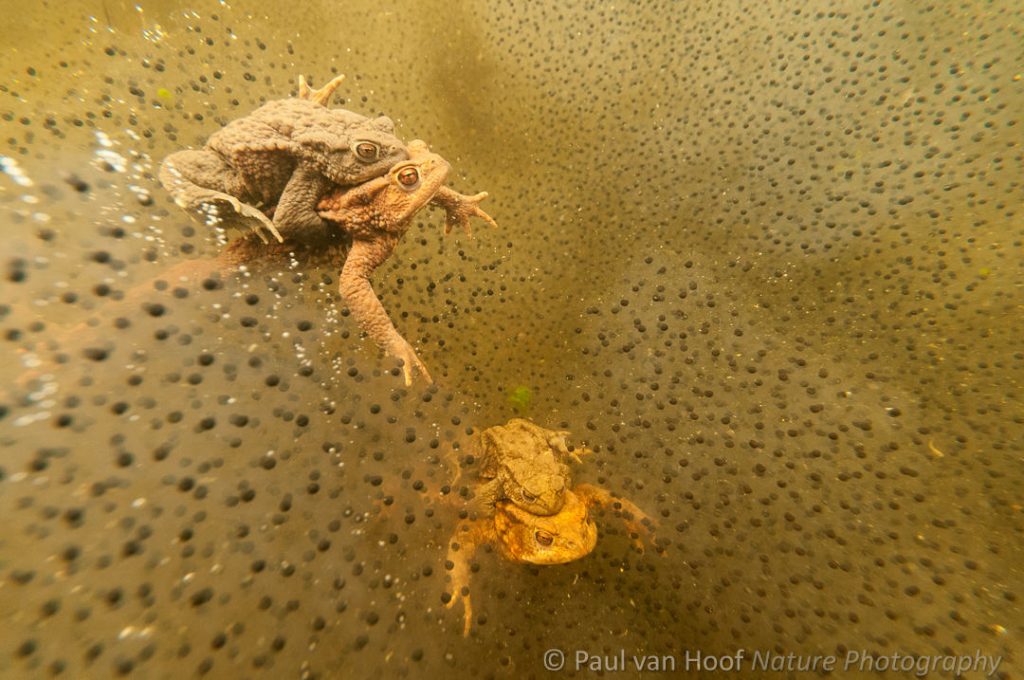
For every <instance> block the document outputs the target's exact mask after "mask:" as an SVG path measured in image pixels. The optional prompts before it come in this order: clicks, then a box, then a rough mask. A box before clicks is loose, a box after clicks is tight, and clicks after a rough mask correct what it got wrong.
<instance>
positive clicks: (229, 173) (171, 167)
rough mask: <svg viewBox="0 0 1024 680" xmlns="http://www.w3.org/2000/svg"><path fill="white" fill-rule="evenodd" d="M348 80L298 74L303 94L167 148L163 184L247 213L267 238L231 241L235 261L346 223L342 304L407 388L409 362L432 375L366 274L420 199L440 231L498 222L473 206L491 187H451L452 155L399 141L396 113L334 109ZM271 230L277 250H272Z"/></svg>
mask: <svg viewBox="0 0 1024 680" xmlns="http://www.w3.org/2000/svg"><path fill="white" fill-rule="evenodd" d="M341 80H342V76H338V77H337V78H335V79H333V80H332V81H330V82H329V83H327V84H326V85H324V86H323V87H322V88H320V89H319V90H311V89H310V88H309V87H308V86H307V85H306V82H305V80H304V79H303V78H302V77H301V76H300V78H299V96H298V97H297V98H289V99H280V100H276V101H272V102H268V103H267V104H264V105H263V106H261V107H260V108H258V109H256V110H255V111H253V112H252V113H251V114H249V115H248V116H245V117H244V118H240V119H238V120H235V121H232V122H231V123H228V124H227V125H226V126H225V127H224V128H223V129H221V130H219V131H218V132H216V133H214V134H213V135H211V136H210V138H209V140H208V141H207V142H206V145H205V146H204V147H203V148H202V149H188V150H185V151H179V152H177V153H174V154H171V155H170V156H168V157H167V158H166V159H165V160H164V162H163V165H162V166H161V168H160V181H161V183H162V184H163V185H164V187H165V188H166V189H167V190H168V191H169V192H170V193H171V194H172V195H173V196H174V199H175V202H176V203H177V204H178V205H179V206H181V207H183V208H185V209H186V210H189V211H192V212H195V213H198V214H199V215H201V216H204V217H205V218H206V220H207V221H208V222H212V223H221V222H238V221H241V222H242V223H244V224H247V225H248V226H250V227H251V228H252V229H253V231H254V233H255V235H256V236H258V237H259V238H260V240H261V241H263V243H265V244H268V247H267V248H265V249H261V248H258V247H255V245H254V244H249V243H246V244H243V247H241V248H238V247H236V248H235V250H234V258H233V259H234V264H252V263H257V262H259V261H260V260H262V259H264V258H266V257H270V256H272V255H274V254H279V253H282V252H287V251H288V250H289V249H296V248H298V249H306V250H308V249H311V248H315V247H316V246H317V244H320V243H331V242H333V241H336V240H337V239H336V236H337V235H338V233H339V231H340V232H341V233H343V234H345V235H347V237H348V238H350V239H351V246H350V247H349V248H345V249H334V250H333V251H332V252H335V253H338V254H339V256H340V257H344V266H343V267H342V271H341V280H340V290H341V294H342V296H343V297H344V299H345V303H346V304H347V305H348V307H349V309H350V311H351V312H352V315H353V316H354V317H355V318H356V321H357V322H358V323H359V325H360V326H361V327H362V328H363V330H364V331H366V333H367V335H369V336H370V338H371V339H372V340H373V341H374V342H376V343H377V345H378V346H380V347H381V348H382V349H384V351H386V352H387V353H388V354H390V355H392V356H394V357H397V358H399V359H401V360H402V362H403V365H402V370H403V372H404V376H405V384H406V385H409V384H411V383H412V373H413V370H414V369H415V370H418V371H419V372H420V373H422V375H423V377H424V378H425V379H426V380H427V381H428V382H430V381H431V379H430V374H429V373H428V372H427V369H426V367H425V366H424V365H423V362H421V361H420V359H419V357H418V356H417V355H416V352H415V350H413V348H412V346H411V345H410V344H409V343H408V342H406V340H405V338H403V337H402V335H401V334H400V333H399V332H398V331H397V330H396V329H395V327H394V325H393V324H392V323H391V320H390V318H389V317H388V315H387V312H386V311H385V310H384V307H383V306H382V305H381V303H380V301H379V300H378V299H377V296H376V294H375V293H374V291H373V288H372V287H371V286H370V281H369V277H370V275H371V274H372V273H373V271H374V270H375V269H376V268H377V267H379V266H380V265H381V264H382V263H383V262H384V261H385V260H386V259H387V258H388V257H389V256H390V255H391V253H392V252H394V249H395V246H396V245H397V244H398V241H399V239H401V237H402V236H403V235H404V234H405V232H406V230H407V229H408V228H409V224H410V221H411V220H412V217H413V215H415V214H416V213H417V212H418V211H419V210H420V209H421V208H423V207H424V206H425V205H428V204H430V205H435V206H438V207H441V208H443V209H444V210H445V212H446V226H445V233H448V232H450V231H451V229H452V227H453V226H456V225H457V226H460V227H461V228H462V229H463V230H464V231H465V232H466V233H467V234H469V233H470V228H469V220H470V218H471V217H474V216H475V217H480V218H482V219H484V220H485V221H487V222H488V223H490V224H492V225H495V222H494V220H493V219H491V217H490V216H489V215H488V214H487V213H485V212H484V211H483V210H481V209H480V207H479V205H478V204H479V202H480V201H482V200H483V199H484V198H486V197H487V193H486V192H482V193H479V194H476V195H473V196H464V195H462V194H460V193H458V192H456V191H453V190H452V189H449V188H448V187H446V186H444V182H445V180H446V179H447V177H448V172H449V170H450V169H451V166H450V165H449V164H448V162H447V161H445V160H444V159H443V158H441V157H440V156H438V155H437V154H434V153H431V152H430V151H429V150H428V149H427V145H426V143H424V142H422V141H420V140H415V141H412V142H410V143H409V144H408V145H406V144H404V143H402V141H401V140H400V139H398V138H397V137H395V135H394V123H393V122H392V121H391V119H390V118H387V117H385V116H380V117H377V118H367V117H365V116H362V115H360V114H357V113H353V112H352V111H346V110H345V109H331V108H328V107H327V102H328V101H329V100H330V98H331V95H332V94H333V93H334V91H335V89H337V87H338V85H339V84H340V83H341ZM495 226H496V225H495ZM264 231H266V232H269V233H270V234H271V235H272V236H273V237H274V238H275V239H276V240H277V242H278V243H279V244H280V247H270V246H272V245H273V244H269V240H268V239H267V236H266V235H265V234H264ZM251 238H252V237H249V240H251Z"/></svg>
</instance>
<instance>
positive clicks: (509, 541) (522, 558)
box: [445, 484, 652, 636]
mask: <svg viewBox="0 0 1024 680" xmlns="http://www.w3.org/2000/svg"><path fill="white" fill-rule="evenodd" d="M595 507H598V508H604V509H606V510H611V511H613V512H615V514H616V516H617V517H619V518H620V519H621V520H622V521H623V523H624V524H625V525H626V528H627V530H628V531H629V533H630V536H631V538H632V541H633V544H634V546H636V547H637V549H639V550H640V552H643V549H644V542H643V539H645V538H646V539H648V540H650V533H649V532H648V529H647V527H646V526H645V523H646V524H652V520H651V519H650V518H649V517H648V516H647V515H645V514H644V513H643V511H641V510H640V508H638V507H637V506H636V505H634V504H633V503H631V502H629V501H628V500H626V499H624V498H617V497H615V496H613V495H612V494H611V493H609V492H608V491H605V490H604V489H602V488H600V487H596V486H593V485H590V484H579V485H577V486H576V487H574V488H573V489H572V490H570V491H566V492H565V493H564V502H563V504H562V508H561V510H559V511H558V512H557V513H555V514H553V515H546V516H542V515H534V514H532V513H530V512H527V511H526V510H524V509H523V508H521V507H519V506H518V505H516V504H515V503H513V502H512V501H510V500H502V501H498V502H497V503H495V506H494V513H493V515H491V516H488V517H483V518H476V519H466V520H463V521H461V522H460V523H459V525H458V526H457V527H456V530H455V533H454V534H453V535H452V537H451V540H450V541H449V544H448V557H447V563H448V564H449V565H451V566H450V567H449V569H450V573H451V594H450V595H447V594H446V597H448V598H449V599H447V601H446V603H445V606H446V607H448V608H449V609H450V608H452V607H454V606H455V604H456V603H457V602H458V601H459V600H461V601H462V602H463V611H464V618H463V628H462V634H463V636H466V635H469V631H470V628H471V626H472V621H473V608H472V604H471V602H470V590H469V578H470V572H471V571H472V568H471V561H472V559H473V556H474V554H475V553H476V550H477V548H479V547H480V546H482V545H487V544H490V545H494V546H496V548H497V552H498V554H500V555H501V556H502V557H503V558H505V559H506V560H508V561H510V562H517V563H520V564H538V565H551V564H565V563H567V562H572V561H574V560H578V559H580V558H582V557H585V556H587V555H588V554H590V552H591V551H592V550H593V549H594V546H595V545H596V544H597V526H596V525H595V523H594V520H593V518H592V517H591V515H590V510H591V509H592V508H595Z"/></svg>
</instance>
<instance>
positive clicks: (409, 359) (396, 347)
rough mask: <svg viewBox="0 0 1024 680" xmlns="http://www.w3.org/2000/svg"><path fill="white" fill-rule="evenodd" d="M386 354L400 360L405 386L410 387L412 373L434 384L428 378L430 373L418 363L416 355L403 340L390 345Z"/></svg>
mask: <svg viewBox="0 0 1024 680" xmlns="http://www.w3.org/2000/svg"><path fill="white" fill-rule="evenodd" d="M388 354H390V355H391V356H393V357H397V358H398V359H401V360H402V376H403V377H404V379H405V386H406V387H408V386H409V385H412V375H413V371H414V370H415V371H418V372H419V373H421V374H422V375H423V377H424V378H426V380H427V383H428V384H432V383H433V382H434V380H433V378H431V377H430V373H429V372H428V371H427V367H426V366H425V365H424V364H423V362H422V361H420V358H419V357H418V356H417V355H416V350H414V349H413V348H412V345H410V344H409V343H408V342H407V341H406V340H405V338H399V339H398V341H397V342H395V343H394V344H392V346H391V347H390V348H389V349H388Z"/></svg>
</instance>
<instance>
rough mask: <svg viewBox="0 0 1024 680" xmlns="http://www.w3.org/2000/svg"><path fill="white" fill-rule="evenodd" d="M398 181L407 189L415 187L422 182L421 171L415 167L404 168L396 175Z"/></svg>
mask: <svg viewBox="0 0 1024 680" xmlns="http://www.w3.org/2000/svg"><path fill="white" fill-rule="evenodd" d="M395 178H396V179H397V180H398V183H399V184H401V185H402V187H404V188H406V189H415V188H416V186H417V185H418V184H419V183H420V171H419V170H417V169H416V168H413V167H408V168H402V169H401V170H399V171H398V174H396V175H395Z"/></svg>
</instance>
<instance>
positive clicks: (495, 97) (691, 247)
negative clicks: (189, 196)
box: [0, 0, 1024, 678]
mask: <svg viewBox="0 0 1024 680" xmlns="http://www.w3.org/2000/svg"><path fill="white" fill-rule="evenodd" d="M0 10H2V12H3V14H4V15H5V16H6V17H7V21H5V26H4V28H3V40H2V50H3V52H2V53H3V60H2V62H0V72H2V77H0V126H2V131H3V135H2V145H3V149H2V151H0V155H2V156H3V158H2V166H3V170H4V174H3V176H0V220H2V222H3V233H4V243H3V245H2V246H0V248H2V249H3V252H4V257H3V265H4V267H5V270H4V271H5V277H4V282H3V284H2V286H3V300H2V307H0V312H2V318H0V327H2V338H3V343H4V345H5V357H6V358H5V360H4V361H3V369H2V370H3V374H4V385H5V392H4V394H3V399H2V402H3V406H2V407H0V415H2V418H0V447H2V449H0V518H2V522H3V525H2V526H3V528H2V530H0V676H2V677H4V678H35V677H50V676H61V677H71V678H79V677H83V678H84V677H95V678H103V677H116V676H135V677H144V678H184V677H193V676H197V675H205V676H206V677H217V678H235V677H263V676H270V677H274V676H277V677H301V678H332V677H359V678H362V677H366V678H374V677H380V678H392V677H412V678H421V677H423V678H430V677H440V676H441V675H442V674H450V673H455V672H457V673H458V674H459V676H460V677H514V678H519V677H524V678H529V677H537V678H540V677H550V676H552V675H553V674H552V673H549V672H548V671H547V670H545V668H544V665H543V663H542V656H543V654H544V652H545V650H548V649H561V650H566V653H567V654H570V655H571V654H572V650H587V651H588V652H589V653H591V654H595V655H601V654H605V655H614V654H617V653H618V652H619V650H623V649H624V650H626V653H627V654H630V655H632V654H656V655H674V656H676V657H681V656H682V655H684V654H685V653H686V652H687V650H690V651H691V653H692V652H693V651H695V650H699V651H701V652H702V653H704V654H713V655H721V654H729V653H735V650H737V649H740V648H745V649H747V650H753V649H760V650H772V651H774V652H776V653H779V654H785V653H794V654H802V655H820V654H837V655H840V656H842V655H844V654H846V653H847V652H848V651H850V650H864V651H865V652H866V653H871V654H877V655H886V654H893V653H895V652H901V653H906V654H916V655H922V656H928V655H963V654H970V655H973V654H975V653H976V652H977V653H980V654H985V655H990V656H1001V657H1002V659H1003V660H1002V664H1001V666H1000V667H999V669H998V672H997V673H996V674H995V675H994V676H992V677H1000V678H1014V677H1020V675H1021V669H1020V667H1021V659H1020V649H1021V648H1022V646H1021V645H1022V643H1021V639H1022V634H1024V633H1022V627H1024V613H1022V605H1021V601H1020V597H1021V595H1022V594H1024V592H1022V590H1024V574H1022V566H1021V565H1022V564H1024V541H1022V539H1024V496H1022V489H1024V484H1022V482H1024V466H1022V462H1024V460H1022V449H1024V408H1022V401H1021V394H1022V384H1021V381H1022V377H1024V345H1022V343H1021V339H1020V338H1021V329H1022V324H1021V315H1022V302H1024V299H1022V293H1024V291H1022V285H1024V271H1022V270H1024V257H1022V255H1024V249H1022V241H1024V215H1022V213H1021V202H1022V198H1024V158H1022V154H1024V148H1022V143H1024V134H1022V133H1024V126H1022V123H1021V112H1022V110H1024V81H1022V77H1024V76H1022V74H1024V39H1022V27H1024V10H1022V8H1021V6H1020V4H1019V3H1014V2H963V3H934V4H928V3H923V2H881V1H880V2H864V1H859V2H827V3H826V2H772V3H768V4H759V3H743V2H715V3H677V2H664V3H642V4H630V3H602V2H593V3H509V2H487V1H486V0H477V1H474V2H467V1H462V0H446V1H445V2H434V1H422V2H417V3H390V2H380V1H375V2H346V3H334V2H303V3H282V2H254V3H245V2H237V3H226V2H209V1H200V2H197V3H191V4H188V5H184V6H183V5H181V4H179V3H174V2H143V3H139V4H134V3H129V2H115V1H113V0H111V1H108V2H102V3H100V2H62V3H52V2H41V3H17V2H11V1H10V0H6V1H5V2H2V3H0ZM336 73H344V74H345V75H346V76H347V78H346V81H345V82H344V83H343V84H342V86H341V88H340V89H339V91H338V93H337V95H336V96H335V99H334V102H333V106H338V107H344V108H347V109H351V110H353V111H357V112H359V113H362V114H365V115H377V114H385V115H388V116H390V117H392V118H393V119H394V120H395V121H396V123H397V129H398V135H399V137H401V138H402V139H405V140H411V139H415V138H420V139H424V140H426V141H427V142H428V143H429V144H430V146H431V149H432V150H434V151H436V152H437V153H439V154H440V155H442V156H443V157H445V158H446V159H447V160H448V161H449V162H450V163H451V164H452V166H453V171H452V175H451V176H450V179H449V184H450V185H451V186H453V187H454V188H455V189H457V190H459V191H462V192H464V193H474V192H477V191H488V192H489V193H490V197H489V198H488V199H487V200H486V201H485V203H484V204H483V208H484V209H486V210H487V211H488V212H489V213H490V214H491V215H493V216H494V217H495V219H496V220H497V222H498V225H499V226H498V228H497V229H493V228H490V227H487V226H486V225H483V224H482V223H481V224H477V225H474V226H475V233H474V238H473V239H468V238H466V237H465V236H463V235H461V234H458V233H453V234H451V235H448V236H445V235H444V234H443V219H442V218H441V216H440V215H438V214H437V213H435V212H431V211H424V212H423V213H421V214H420V215H419V216H418V218H417V220H416V222H415V223H414V224H413V226H412V228H411V229H410V230H409V232H408V233H407V234H406V236H405V238H404V239H403V240H402V242H401V244H400V245H399V247H398V250H397V253H396V254H395V256H394V257H393V258H392V259H391V260H389V261H388V263H387V264H386V265H385V266H383V267H382V268H381V269H380V270H378V272H377V274H376V275H375V277H374V287H375V289H376V290H377V292H378V294H380V296H381V299H382V301H383V303H384V306H385V308H386V309H387V310H388V312H389V314H390V315H391V317H392V319H393V320H394V322H395V325H396V326H397V327H398V329H399V331H400V332H401V333H402V334H403V335H404V336H405V337H406V338H407V339H408V340H409V341H410V342H411V343H412V344H413V345H414V346H415V347H416V348H417V351H418V353H419V355H420V357H421V358H422V359H423V361H424V363H425V364H426V365H427V366H428V367H429V369H430V371H431V374H432V375H433V377H434V379H435V380H436V384H435V385H434V386H431V387H427V386H426V385H425V384H423V383H422V382H420V383H417V384H414V385H413V386H412V387H410V388H406V387H404V386H403V385H402V381H401V378H400V376H399V371H398V369H397V364H396V362H395V361H394V360H393V359H390V358H388V357H385V356H382V355H381V353H380V352H379V351H378V350H377V349H376V347H375V346H374V345H373V344H372V342H370V341H369V340H367V339H365V338H361V337H360V333H359V332H358V329H357V328H356V327H355V324H354V323H353V321H352V319H350V318H348V316H347V310H346V309H345V307H344V304H343V303H342V302H341V300H340V298H339V296H338V294H337V271H336V270H331V269H329V268H320V269H306V268H303V267H300V266H291V267H285V266H282V267H281V268H280V271H278V272H275V273H274V274H272V275H270V276H256V275H254V276H251V277H248V278H243V279H242V280H225V281H220V280H215V281H207V282H204V285H203V286H201V287H199V288H198V289H197V290H193V291H185V292H181V291H174V290H170V289H165V290H155V289H153V288H152V287H151V286H147V282H148V281H150V280H152V279H153V277H155V276H157V275H158V274H159V273H160V272H161V271H162V270H164V269H166V268H167V267H169V266H170V265H173V264H174V263H177V262H180V261H183V260H186V259H190V258H195V257H199V256H210V255H213V254H215V253H216V252H218V251H219V249H220V248H221V241H220V240H218V238H217V235H216V234H215V233H214V232H213V230H211V229H209V228H208V227H205V226H204V225H202V224H200V223H198V222H194V221H192V220H190V219H189V217H188V215H186V214H185V213H184V212H183V211H181V210H180V209H178V208H177V206H175V205H174V203H173V201H172V200H171V198H170V196H169V195H168V194H167V193H166V192H165V191H164V190H163V188H162V187H160V185H159V184H158V182H157V181H156V179H155V177H156V169H157V167H158V166H159V163H160V161H161V160H162V159H163V158H164V157H165V156H166V155H167V154H169V153H172V152H174V151H176V150H179V149H182V148H186V147H199V146H201V145H202V143H203V142H204V141H205V139H206V138H207V137H208V136H209V135H210V134H211V133H213V132H214V131H216V130H217V129H219V127H220V126H221V125H223V124H225V123H226V122H228V121H230V120H233V119H235V118H238V117H241V116H243V115H246V114H248V113H249V112H251V111H252V110H253V109H255V108H256V107H258V106H259V105H260V104H262V103H264V102H266V101H269V100H273V99H279V98H283V97H286V96H290V95H294V94H295V93H296V91H297V84H296V83H297V77H298V75H299V74H304V75H305V76H306V77H307V78H308V79H309V80H311V81H312V82H313V83H315V84H317V85H319V84H322V83H323V82H326V81H327V80H328V79H329V78H330V77H331V76H333V75H334V74H336ZM139 290H143V291H144V292H143V293H141V297H139V295H140V294H139V293H138V291H139ZM516 415H521V416H525V417H529V418H530V419H532V420H534V421H535V422H537V423H538V424H540V425H542V426H545V427H549V428H552V429H566V430H569V431H571V432H572V434H573V437H572V438H573V440H574V441H576V442H580V443H585V444H586V445H587V446H589V447H590V448H591V449H593V450H594V451H595V455H594V456H592V457H591V458H590V460H589V461H588V462H587V463H586V464H585V465H584V466H582V467H580V468H579V469H578V470H577V471H576V473H575V474H576V478H577V479H578V480H581V481H587V482H591V483H595V484H599V485H601V486H603V487H605V488H608V489H610V490H612V491H614V492H615V493H618V494H621V495H622V496H624V497H627V498H629V499H630V500H632V501H633V502H634V503H636V504H637V505H638V506H640V507H641V508H643V509H644V510H645V511H646V512H647V513H648V514H649V515H651V516H652V517H653V518H655V519H656V521H657V527H656V530H655V538H656V542H657V544H658V546H657V549H656V550H655V549H648V550H647V551H646V552H644V553H640V552H638V551H637V550H636V549H635V548H634V547H633V546H632V544H631V542H630V540H629V537H628V536H627V535H626V534H625V532H624V531H623V530H622V528H621V525H617V524H616V523H615V522H614V520H610V518H604V519H599V522H598V524H599V527H600V532H601V535H600V538H599V541H598V544H597V548H596V550H595V551H594V552H593V553H592V554H590V555H589V556H587V557H586V558H584V559H582V560H579V561H576V562H572V563H569V564H565V565H560V566H547V567H536V566H523V565H517V564H511V563H509V562H506V561H503V560H502V559H501V558H500V557H499V555H498V554H497V553H488V552H481V553H480V554H479V555H478V556H477V558H476V560H475V561H476V562H477V564H478V567H479V569H478V571H477V572H476V573H475V574H474V575H473V582H472V586H471V588H472V592H473V604H474V620H473V629H472V632H471V634H470V635H469V637H467V638H463V636H462V611H461V608H460V607H455V608H452V609H447V608H446V607H445V606H444V603H443V600H442V596H443V595H444V594H445V593H446V592H447V591H448V584H447V581H446V569H445V564H444V563H445V556H446V552H447V547H448V540H449V538H450V536H451V533H452V530H453V527H454V525H455V516H454V514H453V513H451V512H450V511H449V510H448V509H447V508H445V507H444V506H442V505H439V504H438V503H437V502H436V501H437V498H438V497H439V495H440V490H441V489H442V488H443V487H445V486H446V485H447V484H449V483H450V482H451V479H452V477H453V474H454V470H453V465H452V463H451V460H452V458H453V456H454V457H455V458H456V459H458V458H461V460H462V461H463V463H464V464H467V466H466V467H465V469H464V474H466V475H469V474H471V473H472V469H473V468H472V465H471V464H470V463H471V461H470V460H467V457H466V451H467V446H468V443H469V442H470V439H471V435H472V433H474V432H477V431H479V430H480V429H482V428H486V427H490V426H492V425H495V424H499V423H502V422H504V421H506V420H507V419H509V418H511V417H514V416H516ZM565 674H567V675H570V676H571V675H577V676H585V675H588V673H587V671H585V670H581V671H578V672H569V671H568V670H567V671H565ZM554 675H557V674H554ZM619 675H621V676H624V677H635V676H636V673H635V672H633V671H629V670H626V671H623V672H622V673H621V674H619ZM676 675H679V676H683V677H711V676H714V675H721V673H714V672H708V671H706V670H705V671H703V672H702V671H699V670H693V669H690V670H689V671H687V670H685V669H677V673H676ZM799 675H804V674H802V673H797V672H791V673H785V672H768V673H763V674H759V673H756V672H754V671H752V670H748V672H746V673H744V674H743V677H796V676H799ZM834 675H835V676H836V677H877V675H876V674H875V673H873V672H870V671H865V670H859V669H851V670H846V671H840V672H837V673H835V674H834ZM887 675H891V676H893V677H910V676H911V675H912V674H902V675H901V674H899V673H891V672H890V673H887ZM933 675H934V676H946V677H949V674H943V673H938V672H936V673H934V674H933ZM983 676H984V674H983V673H975V674H974V675H971V674H968V675H966V676H965V677H983Z"/></svg>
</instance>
